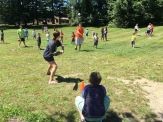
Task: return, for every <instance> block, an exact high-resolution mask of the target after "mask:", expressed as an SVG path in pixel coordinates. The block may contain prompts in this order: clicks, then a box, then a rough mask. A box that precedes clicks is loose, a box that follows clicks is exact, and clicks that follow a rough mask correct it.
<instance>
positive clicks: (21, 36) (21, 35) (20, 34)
mask: <svg viewBox="0 0 163 122" xmlns="http://www.w3.org/2000/svg"><path fill="white" fill-rule="evenodd" d="M17 34H18V38H19V47H20V45H21V42H23V44H24V46H25V47H27V45H26V44H25V33H24V30H23V27H22V26H20V29H18V30H17Z"/></svg>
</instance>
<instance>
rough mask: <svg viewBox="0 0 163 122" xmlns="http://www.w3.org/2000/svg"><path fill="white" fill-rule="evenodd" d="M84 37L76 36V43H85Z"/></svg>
mask: <svg viewBox="0 0 163 122" xmlns="http://www.w3.org/2000/svg"><path fill="white" fill-rule="evenodd" d="M83 41H84V39H83V38H75V44H76V45H81V44H82V43H83Z"/></svg>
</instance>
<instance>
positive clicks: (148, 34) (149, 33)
mask: <svg viewBox="0 0 163 122" xmlns="http://www.w3.org/2000/svg"><path fill="white" fill-rule="evenodd" d="M151 28H152V27H151V23H149V25H148V26H147V32H146V35H147V36H151Z"/></svg>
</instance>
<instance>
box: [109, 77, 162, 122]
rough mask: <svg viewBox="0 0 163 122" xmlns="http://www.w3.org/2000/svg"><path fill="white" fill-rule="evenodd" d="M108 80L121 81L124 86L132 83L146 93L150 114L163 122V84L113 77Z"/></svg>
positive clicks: (146, 80)
mask: <svg viewBox="0 0 163 122" xmlns="http://www.w3.org/2000/svg"><path fill="white" fill-rule="evenodd" d="M108 79H112V80H113V79H114V80H118V81H122V82H124V83H125V84H129V83H132V84H137V85H139V86H140V87H141V88H142V89H143V90H144V91H145V92H146V98H147V99H149V103H148V104H149V106H150V108H151V110H152V112H153V113H155V114H156V115H157V118H158V119H159V120H161V121H162V122H163V83H160V82H154V81H151V80H148V79H145V78H141V79H136V80H134V81H131V80H125V79H121V78H113V77H108Z"/></svg>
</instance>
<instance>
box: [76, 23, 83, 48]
mask: <svg viewBox="0 0 163 122" xmlns="http://www.w3.org/2000/svg"><path fill="white" fill-rule="evenodd" d="M83 34H84V28H83V27H82V25H81V24H79V26H78V27H77V28H76V32H75V44H76V47H75V50H77V47H78V46H79V50H80V49H81V45H82V43H83V41H84V38H83Z"/></svg>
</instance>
